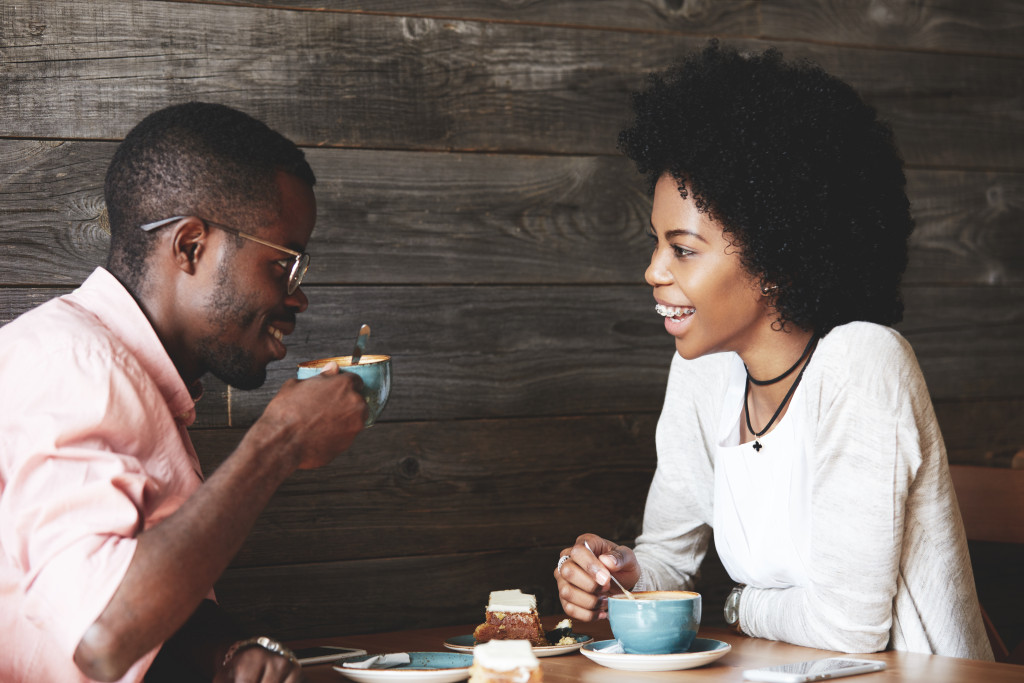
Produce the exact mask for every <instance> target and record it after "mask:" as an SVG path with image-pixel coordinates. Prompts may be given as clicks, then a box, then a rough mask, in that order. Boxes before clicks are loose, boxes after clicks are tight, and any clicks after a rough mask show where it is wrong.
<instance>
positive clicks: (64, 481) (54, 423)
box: [0, 349, 166, 672]
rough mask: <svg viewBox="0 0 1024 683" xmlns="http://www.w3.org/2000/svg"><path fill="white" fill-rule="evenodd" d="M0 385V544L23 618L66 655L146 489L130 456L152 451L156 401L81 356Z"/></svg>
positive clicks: (105, 365)
mask: <svg viewBox="0 0 1024 683" xmlns="http://www.w3.org/2000/svg"><path fill="white" fill-rule="evenodd" d="M19 374H20V375H21V376H20V377H19V376H18V375H19ZM8 380H9V381H11V386H20V387H21V390H20V391H18V392H12V393H16V394H17V395H16V396H14V397H12V398H9V399H4V400H3V403H4V405H3V411H2V416H0V431H2V432H3V436H2V437H0V438H2V439H3V441H2V449H0V459H2V460H0V467H2V468H3V469H2V475H3V477H2V480H3V481H4V482H5V485H4V489H3V496H2V498H0V549H2V550H3V552H4V554H5V555H6V558H5V562H6V563H8V564H9V565H11V566H13V567H14V568H15V569H16V570H17V571H18V573H19V575H20V576H21V577H22V585H21V590H22V592H23V601H22V606H23V609H24V611H25V616H26V618H27V619H28V620H29V621H30V622H32V623H33V624H34V625H36V626H37V627H38V628H40V629H41V630H43V631H45V632H46V633H48V634H50V636H51V637H52V639H53V640H54V641H55V643H56V645H57V646H58V647H59V648H60V650H61V652H62V653H63V654H64V655H65V656H67V657H71V656H73V654H74V651H75V649H76V648H77V646H78V643H79V641H80V640H81V638H82V636H83V634H84V633H85V631H86V629H87V628H88V627H89V626H90V625H91V624H92V623H93V622H94V621H95V620H96V618H97V617H98V616H99V615H100V613H102V611H103V609H104V608H105V607H106V605H107V604H108V602H109V601H110V599H111V597H112V596H113V594H114V591H115V590H116V589H117V587H118V586H119V585H120V582H121V580H122V579H123V577H124V575H125V572H126V571H127V569H128V566H129V564H130V563H131V560H132V557H133V555H134V552H135V548H136V536H137V535H138V533H140V531H141V530H142V526H143V512H142V511H143V509H144V505H145V500H146V497H147V495H149V494H150V493H151V492H152V491H151V486H152V483H151V481H150V479H149V477H148V476H147V475H146V472H145V470H144V468H143V466H142V464H141V463H140V462H139V460H138V459H137V458H136V457H135V456H133V455H130V454H132V453H138V452H144V450H145V449H146V448H147V447H149V446H151V445H152V444H150V443H148V441H147V439H148V437H149V434H148V432H147V429H146V424H147V411H153V410H160V403H158V402H157V399H158V398H159V396H154V395H153V391H152V389H151V387H150V386H149V384H147V382H146V381H144V378H143V377H142V376H141V370H139V368H138V367H137V366H133V365H132V364H130V363H125V364H122V363H118V362H116V359H114V360H113V362H112V359H110V358H109V357H108V358H103V357H101V355H98V354H94V353H91V352H90V351H89V350H88V349H83V350H82V351H80V352H74V353H69V354H68V355H67V356H66V357H63V358H61V360H60V362H59V363H56V362H55V363H53V364H52V365H51V366H48V367H33V368H30V369H29V371H26V372H22V373H18V372H16V371H12V370H10V368H5V381H8ZM48 387H49V388H50V389H49V390H47V388H48ZM54 387H59V389H56V390H54V389H53V388H54ZM163 411H164V412H166V407H164V408H163ZM150 659H151V658H150ZM145 666H148V663H146V665H145ZM145 666H143V667H141V670H142V671H143V672H144V671H145ZM136 668H137V669H138V668H139V667H136Z"/></svg>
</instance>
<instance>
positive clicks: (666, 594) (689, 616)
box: [608, 591, 701, 655]
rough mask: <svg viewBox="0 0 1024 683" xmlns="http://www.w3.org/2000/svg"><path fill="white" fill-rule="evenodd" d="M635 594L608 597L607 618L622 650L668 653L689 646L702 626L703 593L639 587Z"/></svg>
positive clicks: (644, 653) (642, 652) (635, 653)
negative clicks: (642, 588)
mask: <svg viewBox="0 0 1024 683" xmlns="http://www.w3.org/2000/svg"><path fill="white" fill-rule="evenodd" d="M633 597H635V598H636V600H630V599H629V598H627V597H626V596H625V595H613V596H611V597H609V598H608V622H609V623H610V624H611V627H612V635H614V636H615V639H616V640H618V641H619V643H620V644H621V645H622V649H623V650H625V651H626V652H627V653H629V654H634V655H666V654H672V653H678V652H686V651H687V650H689V649H690V645H692V644H693V639H694V638H695V637H696V636H697V628H698V627H699V626H700V608H701V602H700V593H693V592H691V591H640V592H638V593H633Z"/></svg>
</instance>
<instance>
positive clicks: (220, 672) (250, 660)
mask: <svg viewBox="0 0 1024 683" xmlns="http://www.w3.org/2000/svg"><path fill="white" fill-rule="evenodd" d="M303 680H305V678H304V677H303V676H302V667H300V666H299V665H298V664H293V663H291V662H290V661H288V660H287V659H286V658H284V657H282V656H281V655H276V654H274V653H273V652H269V651H267V650H264V649H263V648H261V647H247V648H245V649H244V650H239V651H238V652H237V653H235V655H234V656H233V657H232V658H231V661H229V662H228V663H227V665H226V666H223V667H218V669H217V675H216V676H215V677H214V679H213V681H214V683H299V682H300V681H303Z"/></svg>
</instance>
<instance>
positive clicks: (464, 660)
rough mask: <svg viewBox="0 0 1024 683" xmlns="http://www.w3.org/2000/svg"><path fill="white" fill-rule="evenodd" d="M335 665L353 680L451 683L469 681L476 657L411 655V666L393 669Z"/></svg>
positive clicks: (439, 653) (441, 654)
mask: <svg viewBox="0 0 1024 683" xmlns="http://www.w3.org/2000/svg"><path fill="white" fill-rule="evenodd" d="M372 656H374V655H372V654H368V655H362V656H359V657H349V658H348V659H346V660H345V662H362V661H365V660H367V659H369V658H370V657H372ZM343 663H344V662H342V663H339V664H336V665H335V666H334V670H335V671H337V672H338V673H340V674H342V675H343V676H346V677H348V678H350V679H352V680H353V681H359V682H362V681H368V682H371V683H375V682H377V681H402V682H403V683H418V682H423V683H428V682H429V683H450V682H451V681H464V680H465V679H467V678H469V667H470V666H471V665H472V664H473V655H466V654H459V653H456V652H410V653H409V663H408V664H402V665H400V666H394V667H391V668H390V669H351V668H348V667H345V666H342V664H343Z"/></svg>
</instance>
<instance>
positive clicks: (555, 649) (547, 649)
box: [444, 633, 594, 657]
mask: <svg viewBox="0 0 1024 683" xmlns="http://www.w3.org/2000/svg"><path fill="white" fill-rule="evenodd" d="M571 635H572V637H573V638H575V639H576V642H575V643H570V644H569V645H534V646H533V656H534V657H554V656H555V655H564V654H567V653H569V652H576V650H579V649H580V648H581V647H583V646H584V645H586V644H588V643H592V642H594V636H588V635H585V634H582V633H573V634H571ZM473 644H474V643H473V634H472V633H470V634H468V635H465V636H453V637H452V638H449V639H448V640H446V641H444V646H445V647H446V648H448V649H449V650H455V651H456V652H469V653H472V652H473Z"/></svg>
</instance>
